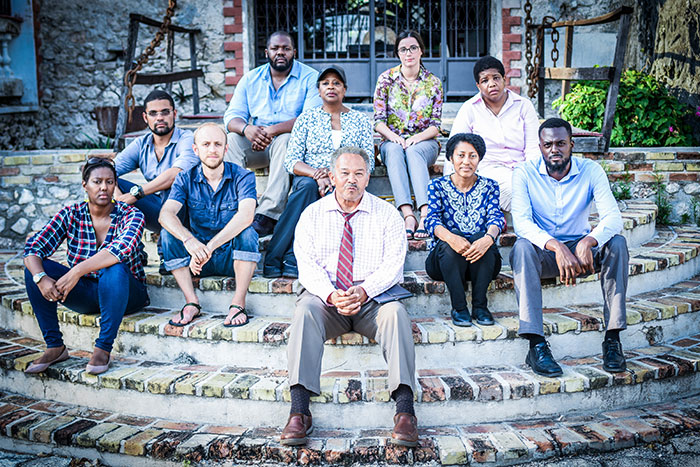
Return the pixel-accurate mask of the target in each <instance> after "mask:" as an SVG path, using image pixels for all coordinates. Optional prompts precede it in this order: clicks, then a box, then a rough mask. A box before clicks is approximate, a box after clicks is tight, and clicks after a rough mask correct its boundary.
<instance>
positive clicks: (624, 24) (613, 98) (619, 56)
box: [601, 15, 630, 151]
mask: <svg viewBox="0 0 700 467" xmlns="http://www.w3.org/2000/svg"><path fill="white" fill-rule="evenodd" d="M629 30H630V15H624V16H623V17H622V19H621V20H620V30H619V31H618V33H617V44H615V58H614V61H613V65H614V67H615V68H614V73H613V77H612V80H611V81H612V82H611V83H610V89H608V99H607V101H606V102H605V116H604V117H603V128H602V131H601V133H603V138H604V139H605V148H604V149H603V150H604V151H607V150H608V148H609V147H610V137H611V135H612V127H613V123H614V122H615V107H616V106H617V95H618V93H619V92H620V78H621V76H622V67H623V66H624V63H625V52H626V51H627V37H628V35H629Z"/></svg>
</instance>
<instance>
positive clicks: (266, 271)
mask: <svg viewBox="0 0 700 467" xmlns="http://www.w3.org/2000/svg"><path fill="white" fill-rule="evenodd" d="M263 277H265V278H267V279H277V278H278V277H282V270H281V269H280V268H272V267H267V266H263Z"/></svg>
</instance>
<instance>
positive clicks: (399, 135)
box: [374, 31, 442, 239]
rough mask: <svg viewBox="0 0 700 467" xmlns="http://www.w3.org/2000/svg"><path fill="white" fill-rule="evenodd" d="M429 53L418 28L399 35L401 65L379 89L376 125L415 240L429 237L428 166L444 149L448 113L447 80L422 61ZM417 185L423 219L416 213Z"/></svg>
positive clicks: (397, 47) (397, 199)
mask: <svg viewBox="0 0 700 467" xmlns="http://www.w3.org/2000/svg"><path fill="white" fill-rule="evenodd" d="M423 51H424V46H423V40H422V39H421V37H420V35H419V34H418V33H417V32H415V31H404V32H402V33H401V34H399V36H398V37H397V38H396V43H395V44H394V54H395V55H396V56H398V57H399V59H400V60H401V64H400V65H398V66H395V67H394V68H390V69H389V70H387V71H385V72H384V73H382V74H381V75H380V76H379V79H378V80H377V87H376V89H375V91H374V123H375V125H374V128H375V129H376V130H377V132H378V133H379V134H380V135H382V137H383V139H384V142H383V143H382V145H381V147H380V150H381V157H382V161H383V162H384V164H385V165H386V167H387V171H388V174H389V182H390V183H391V190H392V191H393V193H394V199H395V203H396V206H398V208H399V209H400V210H401V213H402V214H403V217H404V220H405V222H406V235H407V237H408V238H409V239H411V238H417V239H423V238H428V232H427V231H426V230H425V227H424V219H425V216H426V215H427V212H428V199H427V195H426V190H427V188H428V182H430V175H429V173H428V167H430V166H431V165H433V164H434V163H435V159H437V156H438V152H439V151H440V145H439V144H438V142H437V140H436V137H437V136H438V134H439V132H440V119H441V117H442V83H441V82H440V79H439V78H438V77H437V76H435V75H433V74H432V73H430V72H429V71H428V70H427V69H426V68H425V67H424V66H423V65H422V63H421V56H422V55H423ZM409 179H410V185H409ZM411 185H412V186H413V194H414V195H415V198H416V207H417V208H418V209H419V211H420V217H421V219H420V222H419V221H417V220H416V217H415V216H414V215H413V203H412V201H411Z"/></svg>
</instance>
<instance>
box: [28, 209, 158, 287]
mask: <svg viewBox="0 0 700 467" xmlns="http://www.w3.org/2000/svg"><path fill="white" fill-rule="evenodd" d="M109 216H110V218H111V220H110V223H109V229H108V230H107V236H106V237H105V239H104V241H103V242H102V245H100V246H99V247H98V246H97V238H96V235H95V227H94V226H93V225H92V217H91V216H90V210H89V209H88V203H87V202H86V201H83V202H82V203H77V204H73V205H71V206H66V207H64V208H63V209H61V210H60V211H58V213H57V214H56V215H55V216H53V219H51V220H50V221H49V223H48V224H46V225H45V226H44V227H43V228H42V229H41V230H39V231H38V232H37V233H36V234H34V235H33V236H32V237H31V238H30V239H29V240H27V243H26V244H25V246H24V256H25V257H26V256H38V257H39V258H48V257H50V256H51V255H53V254H54V253H55V252H56V250H57V249H58V247H59V246H61V243H62V242H63V239H66V240H67V247H68V254H67V255H66V259H67V260H68V265H69V266H70V267H71V268H72V267H74V266H75V265H77V264H80V263H82V262H83V261H85V260H86V259H89V258H91V257H92V256H94V255H95V254H97V252H99V251H102V250H107V251H109V252H110V253H111V254H113V255H114V256H115V257H116V258H117V259H118V260H119V262H120V263H125V264H126V265H127V266H129V270H130V271H131V274H132V275H133V276H134V277H135V278H136V279H138V280H140V281H141V282H143V281H145V280H146V276H145V274H144V272H143V263H144V262H145V260H146V254H145V252H144V249H143V243H141V236H142V235H143V226H144V224H145V221H144V219H143V214H142V213H141V211H139V210H138V209H136V208H135V207H133V206H129V205H128V204H125V203H122V202H121V201H117V202H115V203H114V208H113V209H112V212H111V213H110V214H109ZM87 276H88V277H92V278H96V277H97V274H96V273H95V272H91V273H88V274H87Z"/></svg>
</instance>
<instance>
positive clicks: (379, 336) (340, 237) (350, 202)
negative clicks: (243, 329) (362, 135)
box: [280, 147, 418, 446]
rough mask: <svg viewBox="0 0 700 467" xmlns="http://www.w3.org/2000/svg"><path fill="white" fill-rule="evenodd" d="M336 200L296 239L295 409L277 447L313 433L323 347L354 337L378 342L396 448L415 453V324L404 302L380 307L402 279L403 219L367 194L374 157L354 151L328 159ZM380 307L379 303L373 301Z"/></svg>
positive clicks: (310, 212)
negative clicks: (391, 402) (298, 286)
mask: <svg viewBox="0 0 700 467" xmlns="http://www.w3.org/2000/svg"><path fill="white" fill-rule="evenodd" d="M330 166H331V174H330V177H331V182H332V184H333V185H334V187H335V192H334V193H333V194H331V195H328V196H326V197H324V198H322V199H320V200H319V201H316V202H315V203H313V204H311V205H310V206H309V207H308V208H307V209H306V210H305V211H304V212H303V213H302V215H301V217H300V219H299V223H298V224H297V227H296V231H295V233H294V252H295V254H296V257H297V263H298V267H299V282H300V284H301V285H302V286H303V287H304V289H305V290H304V291H303V292H302V293H301V295H300V296H299V298H298V299H297V305H296V309H295V311H294V317H293V318H292V324H291V327H290V332H289V341H288V344H287V357H288V368H289V386H290V392H291V399H292V407H291V411H290V416H289V420H288V422H287V425H286V426H285V428H284V431H283V432H282V435H281V437H280V442H281V443H282V444H284V445H300V444H304V443H306V441H307V435H308V434H309V433H311V431H312V430H313V424H312V422H311V412H310V411H309V399H310V396H311V394H320V392H321V387H320V376H321V359H322V357H323V344H324V342H325V341H326V340H327V339H334V338H335V337H338V336H340V335H341V334H344V333H346V332H350V331H356V332H358V333H360V334H362V335H364V336H367V337H369V338H371V339H375V340H376V341H377V343H378V344H379V346H380V347H381V349H382V353H383V355H384V357H385V359H386V361H387V363H388V366H389V371H388V376H389V378H388V379H389V381H388V385H389V391H390V393H391V395H392V397H393V398H394V399H395V400H396V412H397V413H396V415H395V416H394V423H395V426H394V431H393V433H392V439H391V441H392V442H393V443H395V444H400V445H404V446H416V445H417V443H418V430H417V422H416V417H415V413H414V410H413V386H414V382H415V351H414V347H413V335H412V331H411V320H410V319H409V317H408V313H407V312H406V309H405V307H404V306H403V304H401V303H400V302H399V301H396V300H394V301H389V302H387V303H384V304H380V303H378V301H384V300H382V299H381V297H379V296H380V294H382V293H383V292H386V291H387V290H389V289H390V288H392V287H393V286H395V285H396V284H398V283H399V282H400V281H401V280H402V279H403V265H404V259H405V256H406V249H407V241H406V236H405V234H404V223H403V219H402V218H401V215H400V214H399V212H398V211H397V210H396V209H395V208H394V207H393V206H392V205H391V204H389V203H387V202H386V201H383V200H381V199H379V198H377V197H376V196H373V195H371V194H369V193H366V192H365V188H366V187H367V184H368V183H369V156H368V155H367V153H366V152H365V151H364V150H362V149H360V148H356V147H342V148H339V149H338V150H337V151H335V153H334V154H333V155H332V156H331V163H330ZM375 299H376V300H375Z"/></svg>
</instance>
